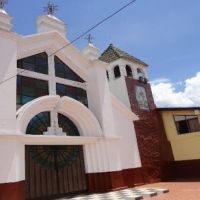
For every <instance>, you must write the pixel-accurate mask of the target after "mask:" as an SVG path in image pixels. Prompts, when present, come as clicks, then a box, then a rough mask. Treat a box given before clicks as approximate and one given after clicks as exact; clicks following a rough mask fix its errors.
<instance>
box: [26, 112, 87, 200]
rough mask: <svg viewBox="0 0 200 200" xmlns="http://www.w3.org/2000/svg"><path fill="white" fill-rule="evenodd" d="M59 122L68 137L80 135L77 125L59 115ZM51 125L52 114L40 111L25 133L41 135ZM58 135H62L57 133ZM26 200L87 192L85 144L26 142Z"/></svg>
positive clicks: (54, 197)
mask: <svg viewBox="0 0 200 200" xmlns="http://www.w3.org/2000/svg"><path fill="white" fill-rule="evenodd" d="M58 125H59V127H60V128H61V129H62V131H63V133H65V134H66V135H68V136H80V134H79V131H78V129H77V127H76V126H75V124H74V123H73V122H72V121H71V120H70V119H69V118H67V117H66V116H64V115H62V114H60V113H59V114H58ZM48 127H50V113H49V112H42V113H39V114H37V115H36V116H35V117H34V118H33V119H32V120H31V121H30V122H29V124H28V127H27V130H26V134H31V135H42V134H44V132H45V131H47V128H48ZM58 137H59V136H58ZM25 166H26V168H25V170H26V174H25V175H26V177H25V178H26V199H27V200H32V199H56V198H58V197H64V196H68V195H73V194H77V193H83V192H85V191H87V184H86V175H85V166H84V156H83V146H80V145H27V146H26V147H25Z"/></svg>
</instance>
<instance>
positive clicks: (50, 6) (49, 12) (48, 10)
mask: <svg viewBox="0 0 200 200" xmlns="http://www.w3.org/2000/svg"><path fill="white" fill-rule="evenodd" d="M57 10H58V6H57V5H55V4H54V3H51V2H50V1H49V2H48V4H47V7H44V12H46V13H47V15H54V13H55V11H57Z"/></svg>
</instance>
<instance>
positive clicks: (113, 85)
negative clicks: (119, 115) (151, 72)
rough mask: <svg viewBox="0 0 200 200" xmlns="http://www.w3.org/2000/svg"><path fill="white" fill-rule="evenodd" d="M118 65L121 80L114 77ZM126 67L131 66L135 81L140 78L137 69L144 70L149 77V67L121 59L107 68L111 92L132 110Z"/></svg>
mask: <svg viewBox="0 0 200 200" xmlns="http://www.w3.org/2000/svg"><path fill="white" fill-rule="evenodd" d="M117 65H118V66H119V67H120V72H121V77H119V78H115V77H114V71H113V69H114V67H115V66H117ZM126 65H129V66H130V67H131V69H132V73H133V78H134V79H138V78H139V77H138V74H137V68H140V69H142V71H143V72H144V74H145V77H147V67H145V66H142V65H140V64H138V63H135V62H131V61H129V60H125V59H122V58H120V59H118V60H115V61H113V62H112V63H110V64H109V66H108V68H107V71H108V73H109V81H108V82H109V87H110V90H111V92H112V93H113V94H114V95H115V96H116V97H117V98H118V99H119V100H120V101H121V102H123V103H124V104H125V105H126V106H127V107H128V108H129V109H130V110H131V106H130V101H129V96H128V91H127V86H126V81H125V77H126V76H127V74H126Z"/></svg>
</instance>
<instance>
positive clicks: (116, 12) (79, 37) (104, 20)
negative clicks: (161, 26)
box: [49, 0, 136, 56]
mask: <svg viewBox="0 0 200 200" xmlns="http://www.w3.org/2000/svg"><path fill="white" fill-rule="evenodd" d="M135 2H136V0H132V1H130V2H129V3H127V4H126V5H124V6H123V7H121V8H120V9H118V10H117V11H115V12H114V13H112V14H111V15H109V16H108V17H106V18H104V19H102V20H101V21H100V22H98V23H97V24H95V25H94V26H92V27H91V28H89V29H88V30H87V31H85V32H84V33H82V34H80V35H79V36H78V37H77V38H75V39H74V40H72V41H71V42H70V43H68V44H66V45H64V46H63V47H61V48H59V49H58V50H56V51H55V52H54V53H52V54H50V55H49V56H52V55H55V54H56V53H58V52H59V51H61V50H62V49H64V48H66V47H67V46H70V45H71V44H73V43H74V42H76V41H77V40H79V39H81V38H82V37H84V36H85V35H87V34H88V33H89V32H91V31H92V30H94V29H95V28H97V27H98V26H100V25H101V24H103V23H104V22H106V21H108V20H109V19H110V18H112V17H114V16H115V15H116V14H118V13H119V12H121V11H122V10H124V9H125V8H127V7H128V6H130V5H131V4H133V3H135Z"/></svg>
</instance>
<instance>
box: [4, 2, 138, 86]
mask: <svg viewBox="0 0 200 200" xmlns="http://www.w3.org/2000/svg"><path fill="white" fill-rule="evenodd" d="M135 2H136V0H132V1H130V2H129V3H127V4H125V5H124V6H122V7H121V8H120V9H118V10H116V11H115V12H114V13H112V14H110V15H109V16H107V17H106V18H104V19H102V20H101V21H100V22H98V23H97V24H95V25H94V26H92V27H91V28H89V29H88V30H86V31H85V32H83V33H82V34H80V35H79V36H78V37H76V38H75V39H74V40H72V41H71V42H70V43H68V44H66V45H64V46H62V47H61V48H59V49H58V50H56V51H55V52H53V53H52V54H50V55H48V56H49V57H50V56H52V55H55V54H56V53H58V52H59V51H61V50H63V49H64V48H66V47H68V46H70V45H72V44H73V43H75V42H76V41H77V40H79V39H81V38H82V37H84V36H85V35H87V34H88V33H89V32H91V31H92V30H94V29H96V28H97V27H98V26H100V25H101V24H103V23H104V22H106V21H108V20H109V19H111V18H112V17H114V16H115V15H116V14H118V13H119V12H121V11H122V10H124V9H125V8H127V7H128V6H130V5H131V4H133V3H135ZM26 70H28V69H24V70H22V71H21V72H19V73H17V74H16V75H13V76H11V77H9V78H7V79H5V80H3V81H1V82H0V85H1V84H3V83H5V82H7V81H9V80H10V79H12V78H14V77H16V76H17V75H18V74H22V73H23V72H25V71H26Z"/></svg>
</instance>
